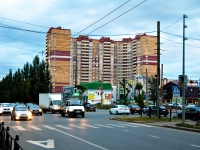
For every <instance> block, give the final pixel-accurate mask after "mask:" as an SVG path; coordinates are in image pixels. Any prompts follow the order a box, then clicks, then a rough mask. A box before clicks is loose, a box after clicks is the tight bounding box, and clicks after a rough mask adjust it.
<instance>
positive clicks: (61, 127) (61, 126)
mask: <svg viewBox="0 0 200 150" xmlns="http://www.w3.org/2000/svg"><path fill="white" fill-rule="evenodd" d="M56 126H57V127H60V128H63V129H71V128H68V127H65V126H61V125H56Z"/></svg>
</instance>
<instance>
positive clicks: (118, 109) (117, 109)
mask: <svg viewBox="0 0 200 150" xmlns="http://www.w3.org/2000/svg"><path fill="white" fill-rule="evenodd" d="M109 112H110V114H127V115H129V114H130V108H129V107H127V106H126V105H115V106H114V107H112V108H111V109H110V110H109Z"/></svg>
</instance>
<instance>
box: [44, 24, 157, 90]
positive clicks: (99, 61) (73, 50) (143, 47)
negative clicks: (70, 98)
mask: <svg viewBox="0 0 200 150" xmlns="http://www.w3.org/2000/svg"><path fill="white" fill-rule="evenodd" d="M156 40H157V37H156V36H149V35H146V34H141V35H136V36H135V38H133V39H132V38H123V39H122V40H121V41H115V40H112V39H110V37H102V38H100V39H91V38H89V37H88V36H84V35H82V36H79V37H77V38H73V37H71V31H70V29H61V27H58V28H50V29H49V31H48V32H47V36H46V61H47V63H48V64H49V66H50V72H51V76H52V78H51V83H52V85H53V87H52V92H55V93H60V92H61V91H62V87H63V86H67V85H79V84H80V83H81V82H94V81H103V82H108V83H111V84H112V85H113V86H117V85H118V83H119V82H120V81H121V80H122V79H123V78H125V79H127V80H132V79H133V77H134V76H137V75H140V76H146V72H147V73H148V76H151V75H155V74H156V72H157V54H156V51H155V49H156V47H157V46H156Z"/></svg>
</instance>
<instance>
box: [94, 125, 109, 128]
mask: <svg viewBox="0 0 200 150" xmlns="http://www.w3.org/2000/svg"><path fill="white" fill-rule="evenodd" d="M94 125H97V126H100V127H105V128H113V127H109V126H105V125H101V124H94Z"/></svg>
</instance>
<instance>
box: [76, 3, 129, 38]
mask: <svg viewBox="0 0 200 150" xmlns="http://www.w3.org/2000/svg"><path fill="white" fill-rule="evenodd" d="M129 1H130V0H128V1H126V2H125V3H123V4H122V5H120V6H119V7H117V8H115V9H114V10H113V11H111V12H109V13H108V14H106V15H105V16H103V17H102V18H100V19H99V20H97V21H95V22H94V23H92V24H91V25H89V26H88V27H86V28H84V29H83V30H81V31H80V32H78V33H77V34H75V35H74V36H76V35H78V34H79V33H81V32H83V31H85V30H86V29H88V28H89V27H91V26H93V25H95V24H96V23H97V22H99V21H101V20H102V19H104V18H106V17H107V16H109V15H110V14H112V13H113V12H115V11H116V10H117V9H119V8H121V7H122V6H124V5H125V4H127V3H128V2H129Z"/></svg>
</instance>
